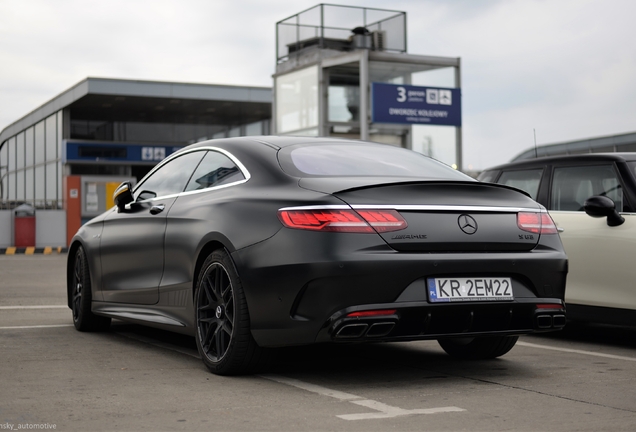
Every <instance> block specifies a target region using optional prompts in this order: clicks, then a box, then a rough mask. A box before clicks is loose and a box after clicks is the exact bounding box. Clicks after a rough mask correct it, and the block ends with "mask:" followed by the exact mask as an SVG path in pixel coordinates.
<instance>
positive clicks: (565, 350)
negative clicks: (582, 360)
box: [517, 342, 636, 361]
mask: <svg viewBox="0 0 636 432" xmlns="http://www.w3.org/2000/svg"><path fill="white" fill-rule="evenodd" d="M517 345H521V346H525V347H528V348H540V349H546V350H552V351H561V352H567V353H574V354H584V355H589V356H594V357H604V358H611V359H615V360H627V361H636V357H625V356H618V355H614V354H604V353H597V352H594V351H584V350H577V349H570V348H559V347H553V346H548V345H539V344H533V343H528V342H517Z"/></svg>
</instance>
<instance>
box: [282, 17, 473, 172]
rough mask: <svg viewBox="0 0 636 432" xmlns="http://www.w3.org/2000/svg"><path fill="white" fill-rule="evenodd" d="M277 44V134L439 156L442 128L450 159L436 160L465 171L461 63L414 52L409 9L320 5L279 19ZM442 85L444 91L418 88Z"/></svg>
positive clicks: (434, 88) (458, 60)
mask: <svg viewBox="0 0 636 432" xmlns="http://www.w3.org/2000/svg"><path fill="white" fill-rule="evenodd" d="M276 41H277V46H276V61H277V64H276V73H275V75H274V81H275V84H274V103H273V113H272V114H273V125H272V126H273V128H274V131H275V133H276V134H278V135H304V136H338V137H346V138H353V139H362V140H370V141H376V142H381V143H387V144H393V145H397V146H401V147H405V148H410V149H413V150H418V151H421V152H422V153H425V154H429V155H431V153H432V149H431V148H430V147H431V142H430V139H429V141H428V146H429V148H428V149H427V148H426V144H427V141H426V139H425V138H426V134H427V133H429V132H430V131H431V130H433V129H435V128H439V127H442V128H445V129H447V130H446V131H444V132H446V133H445V135H446V137H447V138H446V139H445V142H444V143H442V146H443V147H444V149H443V151H444V152H445V157H439V155H433V156H438V158H439V159H442V160H443V161H444V162H447V163H449V164H454V165H455V167H458V168H459V167H461V165H462V158H461V154H462V151H461V148H462V134H461V93H460V76H461V73H460V59H459V58H454V57H434V56H422V55H411V54H407V52H406V50H407V40H406V12H400V11H392V10H384V9H374V8H364V7H353V6H337V5H328V4H320V5H317V6H315V7H313V8H310V9H307V10H305V11H303V12H300V13H298V14H295V15H293V16H291V17H289V18H286V19H284V20H282V21H279V22H278V23H277V24H276ZM433 72H434V73H433ZM440 72H442V73H441V74H440ZM440 77H441V78H440ZM435 82H443V83H444V86H439V85H435V86H434V85H426V86H422V85H417V84H420V83H435ZM449 127H450V129H451V130H453V129H454V131H453V132H454V133H452V135H451V136H450V137H449V134H448V133H447V132H448V130H449ZM430 128H433V129H430ZM427 131H429V132H427ZM429 138H430V137H429ZM440 148H441V147H440ZM427 150H428V151H427ZM444 159H445V160H444Z"/></svg>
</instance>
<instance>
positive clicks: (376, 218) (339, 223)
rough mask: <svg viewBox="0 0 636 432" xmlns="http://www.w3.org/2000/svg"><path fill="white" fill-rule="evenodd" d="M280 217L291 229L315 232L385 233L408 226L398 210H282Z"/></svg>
mask: <svg viewBox="0 0 636 432" xmlns="http://www.w3.org/2000/svg"><path fill="white" fill-rule="evenodd" d="M278 218H279V219H280V221H281V222H282V223H283V225H285V226H286V227H288V228H295V229H305V230H311V231H330V232H350V233H374V232H379V233H384V232H390V231H398V230H401V229H404V228H406V227H407V223H406V221H405V220H404V218H403V217H402V216H400V214H399V213H398V212H397V211H395V210H360V211H358V212H356V211H354V210H347V209H342V210H337V209H327V208H325V209H308V210H279V211H278Z"/></svg>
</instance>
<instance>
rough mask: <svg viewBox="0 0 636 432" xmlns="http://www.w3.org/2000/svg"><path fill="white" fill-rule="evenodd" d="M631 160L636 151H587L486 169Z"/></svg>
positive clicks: (634, 159) (635, 157)
mask: <svg viewBox="0 0 636 432" xmlns="http://www.w3.org/2000/svg"><path fill="white" fill-rule="evenodd" d="M604 161H611V162H629V161H636V152H633V153H628V152H624V153H586V154H578V155H562V156H547V157H541V158H536V159H524V160H521V161H515V162H509V163H507V164H501V165H497V166H494V167H492V168H488V169H485V170H484V171H494V170H501V169H509V168H532V167H538V166H544V165H548V164H553V163H559V162H604Z"/></svg>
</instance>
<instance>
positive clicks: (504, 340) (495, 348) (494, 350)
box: [437, 336, 519, 360]
mask: <svg viewBox="0 0 636 432" xmlns="http://www.w3.org/2000/svg"><path fill="white" fill-rule="evenodd" d="M518 339H519V336H493V337H475V338H449V339H439V340H438V341H437V342H438V343H439V344H440V346H441V347H442V349H443V350H444V351H446V353H447V354H449V355H450V356H452V357H456V358H460V359H469V360H484V359H492V358H496V357H501V356H502V355H504V354H506V353H507V352H508V351H510V350H511V349H512V347H514V346H515V344H516V343H517V340H518Z"/></svg>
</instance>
